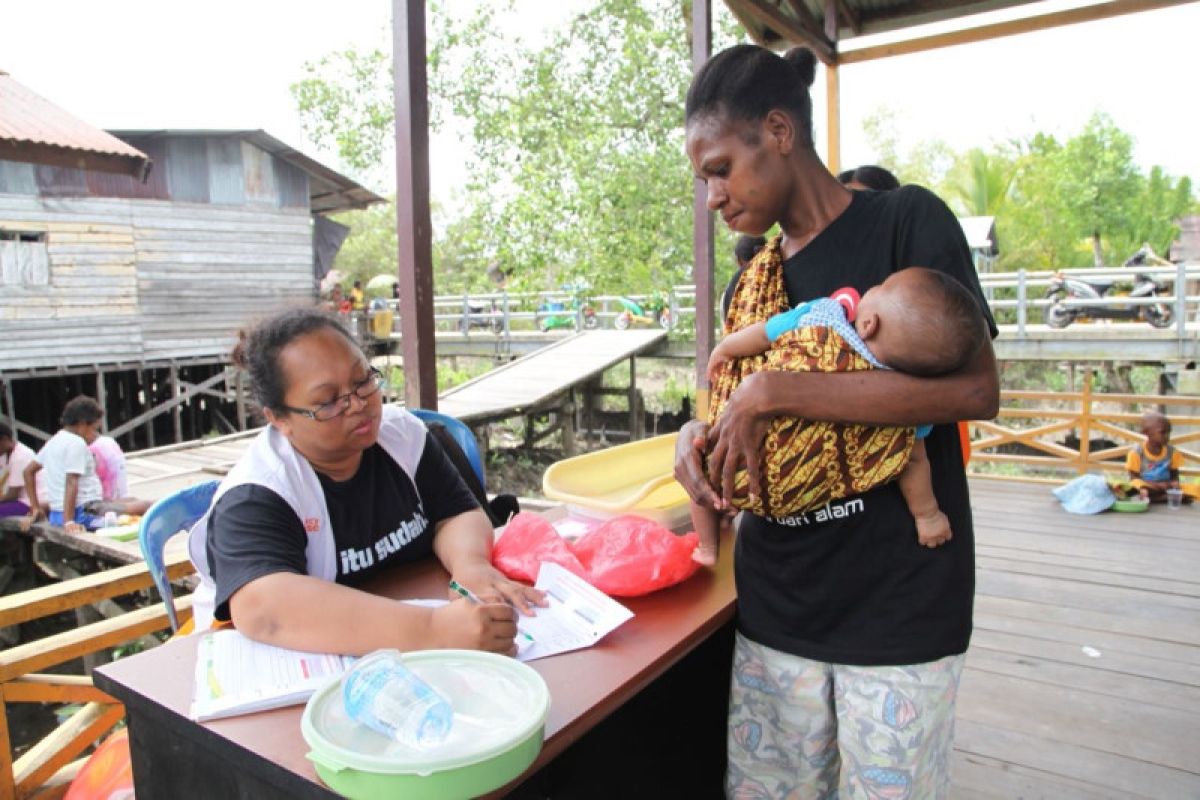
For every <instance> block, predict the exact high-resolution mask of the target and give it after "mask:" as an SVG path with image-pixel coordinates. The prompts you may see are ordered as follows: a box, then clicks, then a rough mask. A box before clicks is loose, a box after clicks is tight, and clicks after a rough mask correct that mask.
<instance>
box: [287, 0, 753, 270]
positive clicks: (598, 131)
mask: <svg viewBox="0 0 1200 800" xmlns="http://www.w3.org/2000/svg"><path fill="white" fill-rule="evenodd" d="M719 8H720V7H719ZM518 12H519V6H514V5H513V4H512V3H509V4H507V5H503V4H500V3H485V4H480V5H478V6H477V7H476V8H475V9H474V11H473V13H472V14H471V15H470V16H469V17H467V18H466V19H457V18H453V17H451V16H450V15H449V14H447V13H446V12H445V9H444V8H442V7H441V6H432V7H431V14H430V28H431V42H432V46H431V49H430V57H429V76H430V103H431V119H432V120H433V121H434V122H435V123H436V124H441V125H443V126H449V125H453V126H454V128H455V129H456V130H459V131H460V132H461V135H462V136H463V138H464V141H465V142H466V143H467V144H468V145H469V147H470V148H471V150H472V152H473V157H472V159H471V162H470V165H469V167H470V174H471V178H470V181H469V185H468V186H467V187H466V192H465V194H464V195H463V198H462V206H461V207H460V208H457V209H454V210H453V211H452V212H451V213H450V214H448V215H447V216H448V219H447V220H446V224H445V225H444V226H435V234H436V235H437V237H438V238H437V239H435V266H437V263H438V260H439V258H452V259H453V261H454V264H455V269H454V270H441V269H439V273H438V274H439V276H448V275H451V274H453V275H457V276H466V277H465V278H463V281H464V283H471V282H473V281H475V280H477V279H478V278H479V276H482V275H483V274H484V273H485V271H486V269H487V268H488V266H490V265H492V264H497V265H498V266H499V267H500V268H502V269H504V270H505V271H506V272H507V273H509V274H510V276H511V280H510V286H514V287H516V288H555V287H557V286H558V285H560V284H562V283H565V282H569V281H572V280H575V279H578V278H585V279H587V280H589V281H590V282H591V283H592V285H593V286H594V287H595V288H597V289H598V290H604V291H625V292H632V291H647V290H650V289H652V288H659V289H665V288H667V287H668V286H670V285H671V284H673V283H676V282H680V281H683V280H687V279H689V278H690V270H691V261H692V256H691V228H692V225H691V194H692V177H691V170H690V167H689V165H688V163H687V159H686V157H685V156H684V155H683V124H682V123H683V97H684V93H685V91H686V89H687V86H688V83H689V81H690V79H691V64H690V52H689V49H688V31H689V24H688V23H689V20H688V15H689V14H690V3H680V2H679V0H599V1H598V2H596V3H595V5H594V6H593V7H591V8H590V9H588V10H586V11H584V12H582V13H580V14H578V15H576V16H575V17H574V18H573V19H571V21H570V22H569V23H568V24H567V25H566V26H565V27H564V28H562V29H560V30H557V31H553V32H551V33H550V34H549V36H548V39H547V41H546V43H545V44H544V45H541V46H537V47H529V46H526V45H522V44H521V43H520V42H514V41H513V39H512V37H511V35H506V34H505V33H504V25H502V24H501V23H502V22H503V21H504V20H503V17H504V16H505V15H508V14H516V13H518ZM718 13H719V14H721V16H719V17H718V19H717V30H718V36H717V38H718V39H720V40H723V42H722V43H721V44H720V45H719V46H725V45H726V44H730V43H732V41H733V34H732V31H733V30H735V27H736V26H735V24H734V23H733V22H732V17H730V16H729V15H728V12H727V11H719V12H718ZM387 61H388V59H387V57H386V56H384V55H382V54H380V53H374V52H373V53H367V54H357V53H352V51H345V52H342V53H336V54H333V55H331V56H329V57H327V58H325V59H322V60H321V61H320V62H318V63H317V64H315V65H311V66H310V67H309V71H310V76H309V77H308V78H307V79H306V80H305V81H303V82H301V83H299V84H297V85H296V86H295V87H293V93H294V95H295V97H296V100H297V103H298V105H300V107H301V109H302V113H303V115H304V117H303V118H304V121H305V125H306V129H307V130H308V132H309V133H310V135H311V136H313V138H314V139H315V140H317V141H318V143H322V144H326V145H333V146H336V147H337V148H338V150H339V152H340V153H341V156H342V158H343V160H344V161H346V163H348V164H356V165H361V168H363V169H368V168H370V166H371V164H372V163H375V164H376V166H378V162H379V160H380V159H381V158H382V157H383V154H384V153H386V148H387V134H388V133H389V132H390V125H391V113H390V111H391V110H390V107H388V108H386V109H385V108H384V107H383V106H382V105H381V104H380V103H379V102H376V99H378V98H381V97H384V96H387V97H389V98H390V85H391V84H390V80H385V79H383V78H381V77H380V76H379V75H378V74H370V70H369V69H368V67H369V66H370V65H374V67H375V69H376V71H377V72H378V70H380V69H381V68H382V67H383V66H384V65H386V64H387ZM372 98H375V99H372ZM352 238H353V235H352ZM731 249H732V235H730V234H728V233H727V232H723V233H722V234H721V242H720V243H719V244H718V252H726V253H728V252H730V251H731ZM730 263H731V259H729V258H724V259H718V265H719V267H720V268H722V269H720V270H719V273H718V275H719V279H720V276H721V275H728V273H729V267H728V265H729V264H730ZM439 280H440V278H439ZM442 288H444V287H443V285H442V284H440V283H439V291H440V290H442Z"/></svg>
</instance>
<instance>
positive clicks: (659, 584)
mask: <svg viewBox="0 0 1200 800" xmlns="http://www.w3.org/2000/svg"><path fill="white" fill-rule="evenodd" d="M699 543H700V537H699V536H698V535H697V534H696V532H695V531H692V532H691V533H687V534H684V535H683V536H676V535H675V534H673V533H671V531H669V530H667V529H666V528H664V527H663V526H662V525H659V524H658V523H656V522H651V521H650V520H648V519H645V518H643V517H638V516H635V515H632V514H627V515H625V516H621V517H617V518H616V519H610V520H609V521H608V522H605V523H604V524H603V525H601V526H600V527H599V528H596V530H594V531H592V532H591V533H586V534H584V535H583V536H581V537H579V539H578V540H577V541H576V542H575V543H574V544H573V545H572V546H571V549H572V551H574V553H575V555H576V556H577V557H578V558H579V561H580V562H581V563H582V564H583V566H584V567H585V568H586V569H587V571H588V575H589V576H590V577H588V580H589V581H590V582H591V584H592V585H593V586H595V587H596V588H597V589H599V590H600V591H602V592H604V593H605V594H610V595H615V596H617V597H635V596H637V595H642V594H649V593H650V592H653V591H656V590H658V589H663V588H666V587H667V586H674V585H675V584H677V583H679V582H681V581H684V580H687V579H688V578H690V577H691V576H692V574H693V573H694V572H695V571H696V570H697V569H699V567H700V565H699V564H698V563H696V562H695V561H693V560H692V551H693V550H695V549H696V545H697V544H699Z"/></svg>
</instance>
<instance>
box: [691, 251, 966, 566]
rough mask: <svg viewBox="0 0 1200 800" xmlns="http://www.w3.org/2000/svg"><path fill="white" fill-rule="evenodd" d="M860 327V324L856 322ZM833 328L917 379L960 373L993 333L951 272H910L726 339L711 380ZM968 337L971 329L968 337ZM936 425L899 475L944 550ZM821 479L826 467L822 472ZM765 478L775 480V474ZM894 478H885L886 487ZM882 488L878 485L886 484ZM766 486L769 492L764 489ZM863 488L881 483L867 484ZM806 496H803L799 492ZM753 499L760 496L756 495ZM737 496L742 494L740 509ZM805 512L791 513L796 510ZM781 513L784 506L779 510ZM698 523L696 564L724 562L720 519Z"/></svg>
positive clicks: (714, 358)
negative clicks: (932, 464) (931, 445)
mask: <svg viewBox="0 0 1200 800" xmlns="http://www.w3.org/2000/svg"><path fill="white" fill-rule="evenodd" d="M850 322H853V325H851V324H850ZM817 326H821V327H828V328H831V329H832V330H833V331H834V332H835V333H836V334H838V335H839V336H840V337H841V339H843V340H844V341H845V343H846V344H847V345H849V346H850V348H852V349H853V350H854V351H855V352H856V353H858V354H859V355H860V356H862V357H863V358H864V359H866V361H867V362H869V363H870V365H871V366H873V367H876V368H882V369H889V368H893V369H898V370H901V371H903V372H908V373H911V374H914V375H921V376H934V375H941V374H945V373H949V372H954V371H955V370H957V369H959V368H960V367H961V366H962V365H963V364H965V363H966V362H967V361H968V360H969V359H970V358H971V357H972V356H973V355H974V354H975V352H976V351H977V350H978V349H979V347H980V346H981V345H982V343H983V340H984V337H985V336H986V331H985V329H984V326H983V322H982V315H981V314H980V310H979V306H978V304H977V303H976V302H975V299H974V298H973V297H972V296H971V294H970V293H969V292H968V291H967V289H966V287H964V286H963V285H962V284H960V283H959V282H958V281H956V280H954V279H953V278H951V277H950V276H948V275H945V274H944V273H941V272H938V271H936V270H930V269H924V268H921V267H910V268H908V269H904V270H901V271H899V272H895V273H893V274H892V275H890V276H889V277H888V278H887V280H885V281H884V282H883V283H882V284H880V285H878V286H875V287H872V288H871V289H869V290H868V291H867V293H866V294H865V295H864V296H863V297H862V299H861V300H859V299H858V293H857V292H855V291H854V290H853V289H844V290H841V291H839V292H837V293H835V295H834V297H830V298H821V299H818V300H812V301H809V302H807V303H804V304H802V305H800V306H797V307H796V308H793V309H791V310H790V311H785V312H783V313H781V314H776V315H775V316H773V317H771V318H770V319H768V320H767V321H766V322H758V323H754V324H752V325H749V326H747V327H745V328H742V329H741V330H739V331H737V332H735V333H732V334H730V335H729V336H726V337H725V338H724V339H722V340H721V342H720V344H718V345H717V347H716V348H715V349H714V350H713V352H712V355H711V356H710V358H709V362H708V378H709V381H711V382H713V383H716V381H717V379H718V377H719V376H720V374H721V372H722V370H723V369H724V368H725V365H726V364H727V363H728V362H730V361H732V360H733V359H735V358H744V357H748V356H756V355H759V354H762V353H764V352H766V351H767V350H769V349H771V348H773V347H774V346H776V340H778V339H779V338H780V337H781V336H784V335H785V334H787V333H790V332H793V331H798V330H801V329H804V328H809V327H817ZM964 332H966V333H965V334H964ZM931 429H932V426H922V428H920V429H918V431H917V439H916V441H915V442H914V443H913V446H912V449H911V454H910V455H909V458H908V461H907V464H906V465H905V466H904V467H903V470H902V471H901V472H900V473H899V478H898V480H899V482H900V491H901V492H902V493H903V495H904V499H905V502H906V503H907V505H908V509H909V511H910V512H911V513H912V515H913V518H914V519H915V520H916V525H917V536H918V541H919V543H920V544H922V545H924V546H926V547H937V546H938V545H941V544H944V543H945V542H947V541H949V540H950V537H951V531H950V523H949V521H948V520H947V518H946V515H945V514H944V513H942V511H941V509H940V508H938V503H937V499H936V498H935V497H934V495H933V486H932V482H931V478H930V472H929V461H928V459H927V458H926V456H925V446H924V444H923V442H922V441H921V439H922V438H924V436H926V435H928V433H929V431H930V430H931ZM814 473H815V474H814V480H821V479H822V476H823V475H824V471H823V470H815V471H814ZM761 474H763V475H764V476H770V475H771V470H769V469H766V468H764V469H762V470H761ZM890 477H891V475H883V477H882V479H881V480H879V481H878V483H884V482H886V480H888V479H890ZM878 483H876V484H874V485H878ZM764 488H766V487H764ZM857 488H858V489H859V490H860V491H863V490H865V489H867V488H873V485H866V486H859V487H857ZM795 494H796V495H798V496H803V493H802V492H801V493H795ZM752 499H753V498H752ZM736 501H737V498H736V496H735V505H736V504H737V503H736ZM799 510H802V509H786V511H787V512H788V513H796V512H797V511H799ZM771 512H772V513H774V514H778V513H780V510H779V509H771ZM692 523H693V525H694V526H695V528H696V532H697V533H698V534H699V535H700V546H699V547H698V548H697V549H696V553H695V556H694V557H695V559H696V560H697V561H699V562H700V563H702V564H713V563H715V562H716V558H717V554H718V548H719V531H720V518H719V515H718V514H717V513H716V512H714V511H712V510H710V509H707V508H705V507H703V506H700V505H698V504H692Z"/></svg>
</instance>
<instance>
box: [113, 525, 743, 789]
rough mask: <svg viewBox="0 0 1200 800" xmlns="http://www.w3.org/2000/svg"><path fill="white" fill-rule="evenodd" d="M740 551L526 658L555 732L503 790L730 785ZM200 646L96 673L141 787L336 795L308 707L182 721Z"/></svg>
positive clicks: (401, 577) (391, 591)
mask: <svg viewBox="0 0 1200 800" xmlns="http://www.w3.org/2000/svg"><path fill="white" fill-rule="evenodd" d="M732 550H733V546H732V542H728V541H727V542H726V543H725V546H724V548H723V552H722V557H721V561H720V563H719V565H718V566H717V567H716V568H715V569H713V570H703V569H702V570H700V571H699V572H698V573H697V574H696V575H694V576H693V577H692V578H691V579H689V580H688V581H686V582H684V583H682V584H680V585H678V586H675V587H672V588H670V589H665V590H663V591H660V592H656V593H654V594H651V595H649V596H646V597H641V598H628V599H626V600H625V601H624V602H625V603H626V605H628V607H629V608H630V609H631V610H632V611H633V612H634V613H635V615H636V616H635V617H634V619H632V620H630V621H629V622H627V623H626V624H625V625H623V626H622V627H620V628H618V629H617V630H616V631H614V632H613V633H611V634H609V635H608V636H607V637H606V638H605V639H603V640H602V641H601V642H600V643H599V644H598V645H596V646H594V647H591V648H587V649H585V650H580V651H576V652H573V653H565V654H562V655H558V656H552V657H550V658H545V659H541V660H538V661H533V662H530V665H531V666H532V667H533V668H534V669H536V670H537V671H538V672H539V673H540V674H541V675H542V677H543V678H544V679H545V680H546V683H547V684H548V686H549V687H550V694H551V705H550V716H549V719H548V720H547V722H546V742H545V745H544V747H543V749H542V752H541V755H540V756H539V757H538V759H537V761H536V762H535V763H534V764H533V766H532V767H531V768H530V769H529V771H527V772H526V774H525V775H524V776H522V778H521V779H519V780H518V781H515V782H514V783H513V784H511V785H510V786H508V787H505V789H503V790H501V792H498V793H497V795H500V794H505V793H509V792H512V793H513V795H514V796H529V797H533V796H548V795H550V794H553V795H554V796H555V797H556V798H557V797H612V796H613V795H614V793H615V792H618V791H619V792H620V794H621V795H622V796H623V797H624V798H625V800H628V798H630V797H631V796H632V797H638V796H645V797H650V796H656V797H663V796H687V797H706V796H708V797H717V796H720V795H721V775H722V773H723V772H724V744H725V714H726V706H727V698H728V683H729V666H730V659H731V653H732V629H733V616H734V599H735V592H734V585H733V568H732ZM446 583H447V575H446V573H445V572H444V571H443V570H442V569H441V567H440V566H439V565H437V564H436V563H434V562H429V563H425V564H420V565H411V566H409V567H404V568H401V569H398V570H395V571H394V572H393V573H392V574H389V575H387V576H383V577H380V578H379V579H377V580H376V581H374V582H373V583H371V584H368V586H367V588H368V589H369V590H370V591H373V592H376V593H378V594H382V595H386V596H389V597H395V598H397V599H404V598H418V597H442V596H444V595H445V592H446ZM196 643H197V639H196V638H195V637H186V638H183V639H178V640H175V641H172V642H169V643H167V644H165V645H163V646H162V647H159V648H156V649H154V650H151V651H148V652H145V653H141V654H139V655H136V656H133V657H130V658H125V659H122V660H120V661H117V662H115V663H113V664H108V665H105V666H103V667H101V668H99V669H97V670H96V673H95V682H96V685H97V686H99V687H100V688H101V689H103V690H104V691H106V692H108V693H110V694H112V695H113V696H114V697H117V698H118V699H119V700H121V702H123V703H124V704H125V707H126V712H127V715H128V720H129V729H130V737H131V742H132V747H133V766H134V776H135V779H136V784H137V793H138V796H139V797H149V798H155V797H172V798H188V797H196V798H201V797H203V798H212V797H253V798H256V800H257V798H265V797H288V798H309V797H312V798H328V797H332V796H333V795H332V794H331V793H330V791H329V790H328V789H326V788H325V787H324V785H323V784H321V783H320V779H319V778H318V777H317V774H316V771H315V770H314V768H313V765H312V763H311V762H309V761H308V760H307V759H306V758H305V754H306V753H307V752H308V747H307V745H306V744H305V742H304V740H303V738H302V736H301V734H300V715H301V712H302V710H303V707H302V706H296V707H292V708H286V709H278V710H275V711H267V712H261V713H257V714H251V715H247V716H243V717H237V718H233V719H224V720H216V721H213V722H209V723H204V724H200V723H195V722H192V721H190V720H189V719H188V718H187V713H188V707H189V703H190V701H191V695H192V680H193V679H192V675H193V670H194V666H195V659H196ZM634 775H636V776H637V777H636V780H634V779H632V776H634Z"/></svg>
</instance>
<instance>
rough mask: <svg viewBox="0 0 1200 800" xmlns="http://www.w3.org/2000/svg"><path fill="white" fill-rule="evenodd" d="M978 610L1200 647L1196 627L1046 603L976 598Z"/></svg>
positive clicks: (990, 597)
mask: <svg viewBox="0 0 1200 800" xmlns="http://www.w3.org/2000/svg"><path fill="white" fill-rule="evenodd" d="M975 607H976V608H977V609H982V610H984V611H987V612H989V613H994V614H1004V615H1008V616H1012V617H1017V618H1020V619H1028V620H1045V621H1047V622H1056V623H1060V624H1063V625H1070V626H1073V627H1078V628H1087V629H1090V630H1094V631H1097V632H1110V633H1122V634H1126V635H1130V636H1146V637H1148V638H1153V639H1161V640H1163V641H1166V642H1177V643H1179V644H1189V645H1194V644H1200V641H1198V640H1200V630H1198V629H1197V628H1196V626H1195V625H1189V624H1186V623H1185V624H1179V623H1165V622H1154V621H1153V620H1151V621H1147V620H1146V619H1129V618H1126V617H1117V616H1113V615H1111V614H1109V613H1105V612H1100V611H1091V610H1086V609H1079V608H1069V607H1062V606H1056V605H1047V604H1045V603H1040V602H1035V601H1030V600H1023V599H1014V598H1010V597H995V596H990V595H987V594H980V595H976V597H975Z"/></svg>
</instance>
